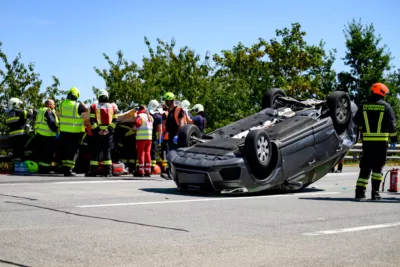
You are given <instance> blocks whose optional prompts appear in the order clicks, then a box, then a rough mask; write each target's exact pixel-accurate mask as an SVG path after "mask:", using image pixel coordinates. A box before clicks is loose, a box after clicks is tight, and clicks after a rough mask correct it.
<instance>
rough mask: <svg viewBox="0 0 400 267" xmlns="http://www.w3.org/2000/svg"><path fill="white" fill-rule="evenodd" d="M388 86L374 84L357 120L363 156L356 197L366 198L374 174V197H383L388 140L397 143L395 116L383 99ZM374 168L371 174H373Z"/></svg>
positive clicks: (374, 198) (359, 111)
mask: <svg viewBox="0 0 400 267" xmlns="http://www.w3.org/2000/svg"><path fill="white" fill-rule="evenodd" d="M388 93H389V89H388V88H387V86H386V85H384V84H382V83H375V84H373V85H372V87H371V95H370V97H369V99H368V100H367V101H366V102H364V103H363V104H361V107H360V108H359V109H358V111H357V113H356V115H355V117H354V123H355V124H356V125H357V126H358V127H361V131H362V156H361V160H360V173H359V176H358V180H357V183H356V190H355V191H356V192H355V198H356V199H357V200H361V199H363V198H365V190H366V187H367V185H368V180H369V177H370V175H371V185H372V190H371V198H372V200H380V199H381V196H380V195H379V186H380V184H381V181H382V169H383V167H384V166H385V164H386V153H387V149H388V141H389V138H390V142H391V145H392V147H393V146H394V147H395V146H396V143H397V132H396V117H395V114H394V112H393V109H392V107H391V106H390V105H389V104H388V103H387V102H385V101H384V100H383V99H384V97H385V96H386V95H387V94H388ZM371 172H372V174H371Z"/></svg>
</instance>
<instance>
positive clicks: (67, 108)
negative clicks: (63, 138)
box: [60, 99, 85, 133]
mask: <svg viewBox="0 0 400 267" xmlns="http://www.w3.org/2000/svg"><path fill="white" fill-rule="evenodd" d="M79 105H80V103H79V102H77V101H73V100H69V99H67V100H64V101H63V102H62V103H61V105H60V131H61V132H69V133H82V132H85V125H84V124H83V119H82V118H81V116H80V115H79V112H78V109H79Z"/></svg>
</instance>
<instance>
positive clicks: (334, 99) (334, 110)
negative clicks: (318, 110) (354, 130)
mask: <svg viewBox="0 0 400 267" xmlns="http://www.w3.org/2000/svg"><path fill="white" fill-rule="evenodd" d="M327 104H328V108H329V115H330V116H331V119H332V121H333V124H334V126H335V129H336V131H337V133H338V134H342V133H343V132H344V131H345V130H346V128H347V127H348V126H349V123H350V121H351V117H352V110H351V100H350V96H349V95H348V94H347V93H346V92H343V91H334V92H332V93H331V94H330V95H329V96H328V98H327Z"/></svg>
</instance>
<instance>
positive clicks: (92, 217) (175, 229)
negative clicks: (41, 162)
mask: <svg viewBox="0 0 400 267" xmlns="http://www.w3.org/2000/svg"><path fill="white" fill-rule="evenodd" d="M4 203H9V204H16V205H22V206H28V207H33V208H38V209H44V210H49V211H54V212H59V213H64V214H67V215H74V216H79V217H84V218H91V219H98V220H106V221H113V222H118V223H126V224H134V225H139V226H146V227H153V228H160V229H167V230H173V231H180V232H189V231H188V230H185V229H180V228H172V227H166V226H159V225H151V224H144V223H137V222H129V221H122V220H117V219H113V218H106V217H98V216H92V215H85V214H79V213H74V212H69V211H63V210H58V209H53V208H48V207H43V206H38V205H33V204H27V203H20V202H13V201H4Z"/></svg>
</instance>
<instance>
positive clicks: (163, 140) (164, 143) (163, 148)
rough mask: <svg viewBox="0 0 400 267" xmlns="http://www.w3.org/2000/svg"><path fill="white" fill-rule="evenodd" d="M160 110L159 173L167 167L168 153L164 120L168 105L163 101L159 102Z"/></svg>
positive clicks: (166, 115)
mask: <svg viewBox="0 0 400 267" xmlns="http://www.w3.org/2000/svg"><path fill="white" fill-rule="evenodd" d="M160 106H161V110H160V112H161V113H162V114H161V119H162V130H161V131H162V138H161V152H160V157H161V173H166V171H167V167H168V161H167V153H168V134H167V130H166V129H167V127H166V121H167V117H168V107H167V105H166V104H165V102H164V101H162V102H161V104H160Z"/></svg>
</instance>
